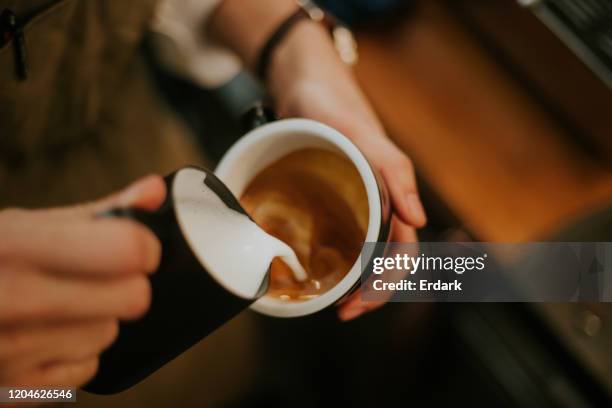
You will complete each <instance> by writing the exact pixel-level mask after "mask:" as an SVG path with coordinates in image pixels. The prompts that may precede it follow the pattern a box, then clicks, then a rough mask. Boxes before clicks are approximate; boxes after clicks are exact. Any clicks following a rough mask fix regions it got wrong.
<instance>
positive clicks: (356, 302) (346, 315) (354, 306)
mask: <svg viewBox="0 0 612 408" xmlns="http://www.w3.org/2000/svg"><path fill="white" fill-rule="evenodd" d="M416 240H417V236H416V230H415V229H414V228H413V227H412V226H410V225H407V224H405V223H404V222H402V220H401V219H399V218H398V217H396V216H393V218H392V220H391V237H390V242H404V243H410V242H416ZM387 277H389V276H387ZM373 279H374V276H372V277H370V279H369V280H373ZM390 279H398V277H397V276H395V275H394V274H391V276H390ZM362 295H363V291H362V290H361V289H359V290H358V291H356V292H355V293H353V294H352V295H351V296H349V298H348V299H347V300H346V301H345V302H344V303H343V304H342V305H341V306H340V307H339V308H338V317H339V318H340V320H343V321H349V320H352V319H355V318H357V317H359V316H361V315H362V314H364V313H367V312H369V311H372V310H375V309H377V308H379V307H381V306H382V305H384V304H385V303H386V301H387V300H388V299H381V300H376V301H372V300H367V301H366V300H363V297H362ZM377 296H382V295H377ZM390 296H391V294H388V297H390Z"/></svg>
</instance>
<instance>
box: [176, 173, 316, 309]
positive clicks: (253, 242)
mask: <svg viewBox="0 0 612 408" xmlns="http://www.w3.org/2000/svg"><path fill="white" fill-rule="evenodd" d="M192 178H194V179H196V180H193V181H192V180H191V179H192ZM201 178H202V175H201V173H200V172H198V171H196V170H191V169H183V170H182V171H181V172H180V173H179V174H178V175H177V180H176V181H177V183H176V188H177V192H178V194H176V195H175V205H176V208H177V221H178V222H179V224H181V225H182V226H183V231H184V234H185V238H186V239H187V240H188V242H189V243H190V245H191V247H192V249H193V252H194V254H195V255H196V256H197V258H198V260H199V261H200V262H201V263H202V264H203V265H204V266H205V267H206V268H207V269H208V270H209V271H211V273H213V274H215V278H217V279H218V280H219V281H220V282H221V283H222V284H223V285H224V286H226V287H227V288H228V289H230V290H231V291H233V292H234V293H236V294H237V295H239V296H242V297H245V298H252V297H254V296H255V294H256V293H257V291H258V290H259V288H260V286H261V282H262V281H263V280H264V277H265V275H266V274H267V272H268V269H269V267H270V263H271V262H272V260H273V259H274V258H275V257H280V258H281V259H282V260H283V261H284V262H285V263H286V264H287V266H289V268H291V270H292V271H293V276H294V277H295V279H296V280H298V281H304V280H306V279H307V274H306V271H305V270H304V268H303V267H302V265H301V264H300V262H299V260H298V258H297V256H296V255H295V252H294V251H293V249H291V247H290V246H289V245H287V244H285V243H284V242H283V241H281V240H279V239H277V238H275V237H273V236H272V235H269V234H268V233H266V232H265V231H264V230H263V229H262V228H261V227H259V226H258V225H257V224H256V223H255V222H253V221H252V220H251V219H250V218H249V217H248V216H246V215H244V214H241V213H239V212H236V211H234V210H232V209H230V208H228V207H227V205H226V204H225V203H224V202H223V201H222V200H221V198H219V196H218V195H217V194H215V193H214V192H213V191H212V190H211V189H209V188H207V187H206V186H205V185H204V184H202V182H201ZM194 181H197V183H196V182H194ZM183 183H184V184H185V185H188V186H190V188H186V189H182V188H181V186H182V185H183ZM194 185H200V186H201V187H200V188H199V189H194V188H193V186H194Z"/></svg>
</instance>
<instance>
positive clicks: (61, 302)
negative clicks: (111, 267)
mask: <svg viewBox="0 0 612 408" xmlns="http://www.w3.org/2000/svg"><path fill="white" fill-rule="evenodd" d="M150 302H151V287H150V282H149V279H148V278H147V277H146V276H144V275H133V276H128V277H124V278H115V279H95V280H94V279H90V280H84V279H79V280H77V279H64V278H62V277H58V276H55V275H49V274H44V273H38V272H17V273H0V325H2V324H5V325H8V324H15V323H20V322H28V321H30V322H31V321H35V320H45V319H52V320H54V321H56V320H59V321H66V320H80V319H95V318H107V317H112V318H119V319H136V318H138V317H140V316H142V315H143V314H144V313H145V312H146V311H147V309H148V308H149V305H150Z"/></svg>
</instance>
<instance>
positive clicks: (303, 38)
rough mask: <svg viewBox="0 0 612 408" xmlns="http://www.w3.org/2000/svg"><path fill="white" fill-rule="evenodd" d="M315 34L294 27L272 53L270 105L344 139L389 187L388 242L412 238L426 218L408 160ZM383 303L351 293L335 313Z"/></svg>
mask: <svg viewBox="0 0 612 408" xmlns="http://www.w3.org/2000/svg"><path fill="white" fill-rule="evenodd" d="M309 31H310V32H309ZM320 34H321V30H320V27H318V26H314V25H311V24H303V25H300V26H298V27H295V29H294V32H292V33H291V35H290V37H289V38H287V39H286V41H285V42H284V43H283V45H282V46H281V48H279V50H278V51H277V53H276V55H275V61H274V64H273V66H272V72H271V75H270V77H271V78H272V79H271V84H270V85H271V91H272V94H273V95H274V96H275V100H276V109H277V111H278V113H279V115H280V116H281V117H292V116H293V117H295V116H297V117H304V118H310V119H314V120H318V121H320V122H323V123H326V124H328V125H330V126H332V127H334V128H336V129H337V130H339V131H340V132H341V133H343V134H344V135H346V136H347V137H348V138H350V139H351V140H352V141H353V142H354V143H355V145H357V147H359V149H360V150H361V151H362V152H363V153H364V155H365V156H366V157H367V159H368V161H369V162H370V164H371V165H372V166H373V167H374V169H375V170H376V171H378V172H379V173H380V175H381V176H382V178H383V180H384V182H385V184H386V186H387V188H388V190H389V194H390V197H391V202H392V204H393V209H394V215H393V219H392V227H391V237H390V241H391V242H416V240H417V237H416V230H415V229H416V228H420V227H423V226H424V225H425V223H426V216H425V211H424V210H423V206H422V204H421V201H420V199H419V196H418V191H417V186H416V179H415V175H414V169H413V165H412V162H411V160H410V158H409V157H408V156H406V155H405V154H404V152H402V151H401V150H400V149H399V148H398V147H397V146H396V145H395V144H394V143H393V142H392V141H391V140H389V139H388V138H387V137H386V135H385V132H384V130H383V128H382V125H381V124H380V122H379V121H378V119H377V118H376V116H375V114H374V112H373V110H372V108H371V107H370V105H369V104H368V102H367V100H366V99H365V97H364V96H363V94H362V93H361V91H360V89H359V87H358V85H357V84H356V82H355V80H354V78H353V75H352V73H351V71H350V70H349V69H348V68H347V67H346V66H344V64H342V62H341V61H340V60H339V58H338V57H337V55H336V54H335V50H334V49H333V47H329V46H327V47H325V46H324V45H323V44H325V41H324V39H321V43H322V44H321V46H320V47H317V46H315V44H317V45H319V42H316V41H315V40H314V38H316V36H317V35H320ZM322 35H324V36H328V34H327V33H322ZM326 38H327V37H326ZM300 43H301V44H300ZM313 51H314V54H312V53H313ZM304 54H311V55H304ZM383 303H384V302H366V301H363V300H362V299H361V294H360V291H357V292H355V293H353V294H352V295H351V296H350V297H349V298H348V299H347V300H346V301H345V302H343V303H342V305H340V306H339V308H338V315H339V317H340V319H342V320H351V319H354V318H356V317H357V316H360V315H361V314H363V313H365V312H367V311H370V310H373V309H376V308H378V307H380V306H381V305H382V304H383Z"/></svg>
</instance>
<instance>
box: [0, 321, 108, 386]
mask: <svg viewBox="0 0 612 408" xmlns="http://www.w3.org/2000/svg"><path fill="white" fill-rule="evenodd" d="M118 333H119V323H118V321H117V320H116V319H101V320H92V321H80V322H70V323H53V324H43V325H41V324H31V325H25V326H24V325H19V326H14V327H11V328H8V329H4V330H3V331H2V333H1V334H0V365H1V366H2V372H3V373H4V374H5V375H7V376H8V377H10V378H14V377H16V376H19V374H20V373H22V372H24V371H27V370H32V369H33V368H35V367H37V366H40V365H42V364H43V363H48V362H55V361H81V360H85V359H88V358H91V357H93V356H96V355H99V354H100V353H101V352H102V351H103V350H104V349H106V348H107V347H109V346H110V345H111V344H112V343H113V342H114V341H115V339H116V338H117V334H118Z"/></svg>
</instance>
